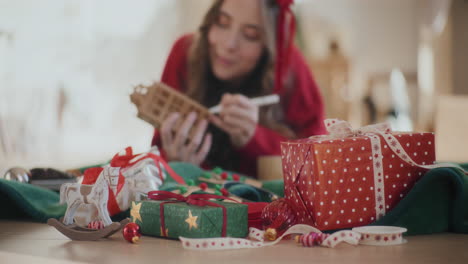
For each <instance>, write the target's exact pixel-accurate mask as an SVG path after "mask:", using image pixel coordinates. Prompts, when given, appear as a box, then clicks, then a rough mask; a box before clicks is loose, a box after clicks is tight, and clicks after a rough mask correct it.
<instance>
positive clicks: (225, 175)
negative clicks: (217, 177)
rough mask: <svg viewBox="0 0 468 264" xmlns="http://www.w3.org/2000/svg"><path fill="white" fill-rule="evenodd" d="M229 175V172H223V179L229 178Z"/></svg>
mask: <svg viewBox="0 0 468 264" xmlns="http://www.w3.org/2000/svg"><path fill="white" fill-rule="evenodd" d="M227 177H228V174H227V172H223V173H221V179H223V180H226V179H227Z"/></svg>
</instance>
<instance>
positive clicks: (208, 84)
mask: <svg viewBox="0 0 468 264" xmlns="http://www.w3.org/2000/svg"><path fill="white" fill-rule="evenodd" d="M260 1H261V15H262V19H263V21H264V29H265V32H264V40H265V47H264V49H263V53H262V55H261V57H260V58H259V61H258V62H257V65H256V66H255V68H254V70H253V71H252V72H251V73H249V75H248V76H246V77H247V78H245V80H244V81H243V83H242V84H241V85H240V86H238V87H232V86H231V85H229V83H226V82H223V81H221V80H219V79H217V78H216V77H215V75H214V73H213V72H212V69H211V64H210V57H209V42H208V33H209V30H210V28H211V27H212V26H213V25H214V24H215V23H216V22H217V19H218V17H219V13H220V9H221V6H222V4H223V0H216V1H214V3H213V5H212V6H211V8H210V9H209V10H208V13H207V14H206V15H205V17H204V19H203V21H202V24H201V26H200V28H199V31H198V32H197V34H195V36H194V41H193V43H192V46H191V49H190V52H189V61H188V63H189V64H188V66H189V67H188V71H189V72H188V83H187V86H188V87H187V88H188V90H187V94H188V96H190V97H191V98H193V99H194V100H196V101H198V102H200V103H201V104H203V105H205V106H208V107H210V106H213V105H215V104H217V103H219V101H220V99H221V96H222V95H223V94H224V93H226V92H229V93H241V94H243V95H245V96H247V97H256V96H262V95H267V94H271V93H272V92H273V85H274V72H275V71H274V70H275V55H276V44H275V43H276V42H275V39H276V24H277V23H276V22H277V17H278V10H279V7H278V6H277V4H276V1H275V0H260ZM289 83H291V82H289ZM290 89H291V87H288V85H285V86H284V90H283V93H284V94H286V95H287V94H288V90H290ZM281 103H283V104H284V103H285V102H281ZM259 123H260V124H261V125H263V126H265V127H268V128H270V129H273V130H275V131H277V132H278V133H280V134H282V135H284V136H286V137H288V138H293V137H295V134H294V132H293V131H292V130H291V129H290V128H289V127H288V126H287V124H286V122H285V121H284V112H283V110H282V107H281V105H280V104H276V105H271V106H268V107H262V108H261V109H260V113H259ZM213 130H215V131H213ZM211 131H212V133H213V146H212V150H211V151H210V154H209V155H208V160H209V161H211V162H212V163H215V164H216V165H220V166H223V167H224V168H225V169H236V167H237V164H232V165H233V166H230V165H229V164H226V163H225V161H226V160H236V158H235V157H233V155H234V154H235V151H233V149H232V147H229V144H227V142H229V138H228V137H227V135H225V134H224V133H221V132H220V131H216V129H213V128H211ZM223 134H224V135H223ZM226 140H227V141H226ZM221 153H226V154H225V155H222V154H221Z"/></svg>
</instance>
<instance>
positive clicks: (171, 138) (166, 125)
mask: <svg viewBox="0 0 468 264" xmlns="http://www.w3.org/2000/svg"><path fill="white" fill-rule="evenodd" d="M179 118H181V117H180V114H179V113H171V114H170V115H169V116H168V117H167V118H166V120H164V121H163V123H162V125H161V141H162V147H163V149H164V151H165V152H166V155H167V158H168V159H169V161H183V162H190V163H193V164H195V165H200V164H201V163H202V162H203V161H204V160H205V158H206V155H207V154H208V151H209V150H210V147H211V134H207V135H206V136H205V138H204V139H203V135H204V134H205V131H206V128H207V125H208V122H207V120H202V121H200V122H198V124H196V128H195V133H194V135H193V138H192V139H189V138H188V135H189V131H190V129H191V128H192V126H194V125H195V120H196V119H197V114H196V113H194V112H191V113H190V114H188V115H187V118H186V119H185V120H184V121H183V122H182V125H181V126H180V127H179V129H178V131H176V132H175V133H174V132H173V131H174V130H175V129H174V128H175V124H176V123H177V121H178V120H179Z"/></svg>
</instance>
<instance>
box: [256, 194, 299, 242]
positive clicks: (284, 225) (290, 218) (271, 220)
mask: <svg viewBox="0 0 468 264" xmlns="http://www.w3.org/2000/svg"><path fill="white" fill-rule="evenodd" d="M296 223H297V219H296V213H295V212H294V210H293V209H292V207H291V206H290V205H289V204H288V203H287V202H286V200H285V199H278V200H276V201H273V202H271V203H270V204H269V205H267V206H266V207H265V208H263V211H262V224H263V229H264V230H266V231H265V239H267V240H271V241H272V240H275V239H276V238H278V237H279V236H281V235H282V234H283V233H284V232H286V230H287V229H288V228H290V227H291V226H293V225H295V224H296Z"/></svg>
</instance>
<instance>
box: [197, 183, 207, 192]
mask: <svg viewBox="0 0 468 264" xmlns="http://www.w3.org/2000/svg"><path fill="white" fill-rule="evenodd" d="M198 187H200V189H202V190H203V191H205V190H206V189H207V188H208V184H206V182H202V183H200V184H199V185H198Z"/></svg>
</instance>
